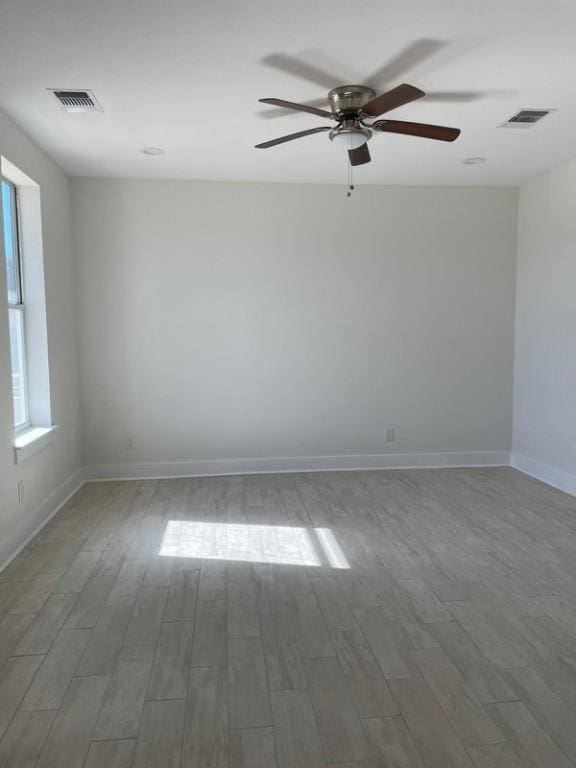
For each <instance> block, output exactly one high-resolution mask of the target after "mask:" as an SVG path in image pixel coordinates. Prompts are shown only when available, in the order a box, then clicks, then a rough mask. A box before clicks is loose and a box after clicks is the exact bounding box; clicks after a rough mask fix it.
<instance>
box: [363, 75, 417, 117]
mask: <svg viewBox="0 0 576 768" xmlns="http://www.w3.org/2000/svg"><path fill="white" fill-rule="evenodd" d="M423 96H426V94H425V93H424V91H421V90H420V88H415V87H414V86H413V85H407V84H406V83H404V84H403V85H398V86H396V88H392V90H391V91H386V93H383V94H382V95H381V96H376V98H375V99H372V101H369V102H368V104H365V105H364V106H363V107H362V112H364V114H365V115H368V116H369V117H378V115H383V114H384V112H390V110H391V109H396V107H401V106H402V105H403V104H408V102H410V101H414V100H415V99H421V98H422V97H423Z"/></svg>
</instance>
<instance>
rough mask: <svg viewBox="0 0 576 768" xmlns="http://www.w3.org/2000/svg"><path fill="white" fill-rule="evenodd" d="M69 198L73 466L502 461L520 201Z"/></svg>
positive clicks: (390, 193)
mask: <svg viewBox="0 0 576 768" xmlns="http://www.w3.org/2000/svg"><path fill="white" fill-rule="evenodd" d="M72 192H73V194H72V200H73V221H74V232H75V251H76V253H77V257H78V306H79V328H80V345H79V349H80V370H81V389H82V412H83V427H84V458H85V462H86V463H87V464H94V465H102V464H105V465H109V464H117V463H121V462H129V463H136V464H137V463H140V462H143V463H155V462H176V461H193V460H204V459H230V458H242V457H286V456H288V457H303V456H331V455H342V454H348V455H361V454H381V453H385V452H392V453H405V452H428V451H433V452H437V451H442V452H445V451H446V452H453V451H454V452H456V451H507V450H509V449H510V441H511V415H512V361H513V320H514V279H515V278H514V272H515V219H516V192H515V191H514V190H508V189H502V188H499V189H496V188H495V189H478V188H476V189H471V188H458V189H456V188H451V189H448V188H446V189H434V188H418V189H416V188H402V187H396V188H382V187H380V188H378V187H369V188H360V189H359V190H358V191H357V193H356V195H355V197H353V198H352V199H347V198H346V197H345V192H344V189H343V188H342V187H335V186H312V185H307V186H297V185H261V184H240V183H237V184H234V183H229V184H227V183H205V182H204V183H203V182H156V181H154V182H135V181H134V182H130V181H107V180H90V179H86V180H79V179H75V180H73V181H72ZM387 426H394V427H395V428H396V436H397V439H396V442H394V443H388V444H387V443H385V442H384V433H385V429H386V427H387ZM129 440H132V441H133V446H134V447H133V449H132V450H129V449H128V441H129ZM128 474H129V473H128Z"/></svg>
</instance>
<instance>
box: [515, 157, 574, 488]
mask: <svg viewBox="0 0 576 768" xmlns="http://www.w3.org/2000/svg"><path fill="white" fill-rule="evenodd" d="M514 452H515V453H517V454H518V457H517V460H518V462H519V465H520V466H521V467H522V468H525V469H527V470H529V471H532V472H535V473H536V474H538V475H539V476H542V477H543V478H545V479H547V480H549V481H552V482H557V483H558V484H560V485H561V487H564V488H566V490H572V491H573V492H576V162H574V163H571V164H569V165H565V166H563V167H562V168H559V169H558V170H555V171H552V172H550V173H547V174H544V175H542V176H539V177H538V178H536V179H534V180H533V181H531V182H529V183H528V184H525V185H524V186H523V187H522V188H521V191H520V205H519V217H518V278H517V316H516V361H515V399H514ZM526 460H528V463H527V461H526ZM556 472H557V473H558V474H556Z"/></svg>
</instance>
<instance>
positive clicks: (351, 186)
mask: <svg viewBox="0 0 576 768" xmlns="http://www.w3.org/2000/svg"><path fill="white" fill-rule="evenodd" d="M353 171H354V169H353V168H352V163H351V162H350V161H348V192H347V193H346V197H352V192H353V191H354V178H353V175H352V174H353Z"/></svg>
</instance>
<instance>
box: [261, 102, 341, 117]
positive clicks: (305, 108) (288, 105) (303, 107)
mask: <svg viewBox="0 0 576 768" xmlns="http://www.w3.org/2000/svg"><path fill="white" fill-rule="evenodd" d="M258 101H260V102H262V104H273V105H274V106H275V107H284V108H285V109H295V110H297V111H298V112H309V113H310V114H311V115H320V117H329V118H330V119H331V120H337V119H338V118H337V117H336V115H334V114H333V113H332V112H328V111H327V110H325V109H318V107H311V106H309V105H308V104H296V102H294V101H284V99H258Z"/></svg>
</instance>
